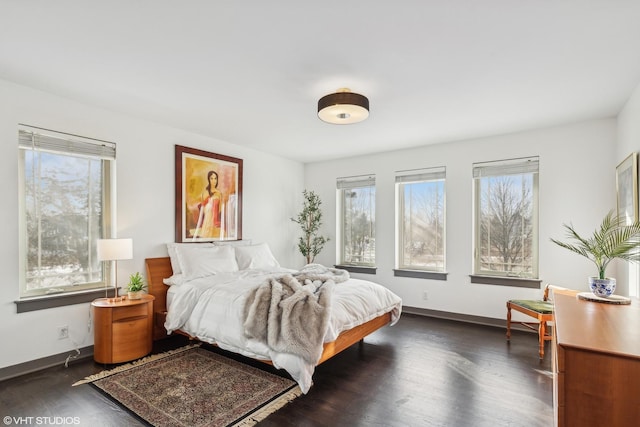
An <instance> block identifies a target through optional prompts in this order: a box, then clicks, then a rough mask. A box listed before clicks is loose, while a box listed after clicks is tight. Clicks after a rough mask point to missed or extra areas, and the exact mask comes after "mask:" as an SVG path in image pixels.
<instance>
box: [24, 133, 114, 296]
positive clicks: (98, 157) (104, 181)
mask: <svg viewBox="0 0 640 427" xmlns="http://www.w3.org/2000/svg"><path fill="white" fill-rule="evenodd" d="M25 128H26V129H24V130H23V129H20V130H19V143H18V148H19V153H20V156H19V159H20V162H19V165H20V181H19V190H20V203H19V211H20V227H19V229H20V236H21V239H20V259H21V261H20V267H21V268H20V296H21V298H22V297H32V296H40V295H46V294H50V293H60V292H74V291H82V290H88V289H97V288H101V287H104V283H105V276H106V274H108V273H106V272H105V270H104V268H103V265H102V263H100V262H99V261H98V259H97V256H96V251H97V249H96V244H97V240H98V239H100V238H104V237H105V235H108V234H109V233H107V231H106V230H107V229H108V227H109V211H110V206H111V197H112V192H111V186H110V181H111V180H110V176H111V173H112V172H111V168H112V167H113V160H115V144H114V143H110V142H107V141H98V140H92V139H90V138H84V137H80V136H76V135H70V134H63V133H59V132H54V131H49V130H46V129H41V128H31V127H27V126H25ZM27 129H28V130H27Z"/></svg>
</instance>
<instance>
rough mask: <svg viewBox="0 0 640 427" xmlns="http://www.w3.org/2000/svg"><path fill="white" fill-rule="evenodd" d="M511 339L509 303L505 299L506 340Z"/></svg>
mask: <svg viewBox="0 0 640 427" xmlns="http://www.w3.org/2000/svg"><path fill="white" fill-rule="evenodd" d="M510 340H511V303H510V302H508V301H507V341H510Z"/></svg>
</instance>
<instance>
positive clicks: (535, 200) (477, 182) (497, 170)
mask: <svg viewBox="0 0 640 427" xmlns="http://www.w3.org/2000/svg"><path fill="white" fill-rule="evenodd" d="M513 175H532V184H531V215H532V218H531V230H532V237H531V258H532V262H531V273H530V274H525V275H523V274H522V273H519V274H513V273H510V272H506V271H499V270H487V269H482V268H481V265H482V263H481V250H480V249H481V248H480V247H481V244H482V236H481V234H482V227H481V225H480V219H481V210H482V203H481V200H482V194H481V191H482V190H481V180H482V178H487V177H502V176H513ZM539 175H540V173H539V157H538V156H531V157H522V158H515V159H506V160H496V161H491V162H482V163H474V164H473V212H474V218H473V225H474V243H473V274H472V275H471V278H472V283H488V282H491V284H494V282H496V283H497V282H499V283H498V284H500V285H506V286H512V285H513V286H521V287H533V286H537V285H538V284H539V282H540V280H539V262H540V253H539V238H540V235H539V233H540V231H539V206H540V197H539V182H540V181H539Z"/></svg>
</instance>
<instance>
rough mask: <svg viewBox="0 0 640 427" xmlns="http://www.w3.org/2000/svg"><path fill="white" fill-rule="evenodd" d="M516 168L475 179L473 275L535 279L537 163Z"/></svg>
mask: <svg viewBox="0 0 640 427" xmlns="http://www.w3.org/2000/svg"><path fill="white" fill-rule="evenodd" d="M516 167H517V164H516V166H515V167H514V166H513V165H510V168H511V169H509V173H506V174H500V173H486V174H485V176H480V177H476V240H477V241H476V249H475V250H476V256H475V260H476V266H475V271H476V274H490V275H500V276H509V277H522V278H535V277H537V220H536V214H537V207H536V206H537V163H536V169H535V171H532V170H531V167H530V165H529V164H528V163H524V166H523V171H522V172H523V173H517V169H516ZM503 168H504V167H503ZM499 171H500V170H498V172H499Z"/></svg>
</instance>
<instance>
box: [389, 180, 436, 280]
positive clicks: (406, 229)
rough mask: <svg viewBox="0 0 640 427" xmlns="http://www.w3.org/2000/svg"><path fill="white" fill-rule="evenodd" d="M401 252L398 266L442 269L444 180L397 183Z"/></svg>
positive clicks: (429, 269) (433, 269) (431, 269)
mask: <svg viewBox="0 0 640 427" xmlns="http://www.w3.org/2000/svg"><path fill="white" fill-rule="evenodd" d="M398 191H399V192H400V194H399V195H400V212H401V218H400V221H401V223H400V230H401V231H400V233H401V254H400V262H399V265H398V267H399V268H401V269H402V268H404V269H418V270H427V271H444V267H445V266H444V255H445V253H444V252H445V238H444V180H443V179H438V180H430V181H422V182H410V183H402V184H398Z"/></svg>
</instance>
